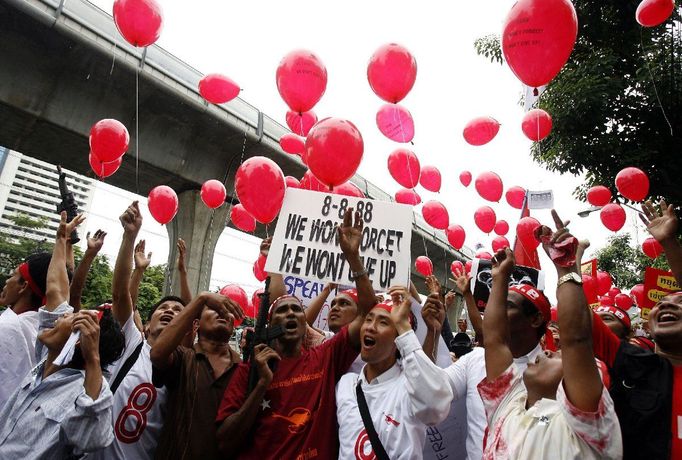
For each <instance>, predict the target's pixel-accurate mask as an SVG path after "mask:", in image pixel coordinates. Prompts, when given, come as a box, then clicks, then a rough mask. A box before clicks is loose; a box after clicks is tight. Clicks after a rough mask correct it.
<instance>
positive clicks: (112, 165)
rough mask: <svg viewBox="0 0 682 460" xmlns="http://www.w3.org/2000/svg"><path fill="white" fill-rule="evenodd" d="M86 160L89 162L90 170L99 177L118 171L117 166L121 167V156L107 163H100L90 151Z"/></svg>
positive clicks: (102, 177)
mask: <svg viewBox="0 0 682 460" xmlns="http://www.w3.org/2000/svg"><path fill="white" fill-rule="evenodd" d="M88 162H89V163H90V167H91V168H92V171H93V172H94V173H95V174H96V175H97V176H98V177H99V178H100V179H104V178H105V177H109V176H111V175H112V174H114V173H115V172H116V171H118V168H120V167H121V163H123V157H122V156H121V157H118V159H116V160H114V161H112V162H109V163H102V162H101V161H99V159H98V158H97V157H96V156H95V155H93V154H92V152H90V154H89V155H88Z"/></svg>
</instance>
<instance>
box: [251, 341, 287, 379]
mask: <svg viewBox="0 0 682 460" xmlns="http://www.w3.org/2000/svg"><path fill="white" fill-rule="evenodd" d="M253 351H254V359H255V360H256V364H257V366H258V377H259V380H260V381H259V383H260V384H261V385H263V386H264V387H266V388H267V387H268V386H269V385H270V383H271V382H272V369H270V366H268V361H270V360H271V359H274V360H277V361H279V360H280V359H281V358H280V356H279V355H278V354H277V352H276V351H275V350H273V349H272V348H270V347H268V346H267V345H265V344H264V343H261V344H259V345H256V346H255V347H254V349H253Z"/></svg>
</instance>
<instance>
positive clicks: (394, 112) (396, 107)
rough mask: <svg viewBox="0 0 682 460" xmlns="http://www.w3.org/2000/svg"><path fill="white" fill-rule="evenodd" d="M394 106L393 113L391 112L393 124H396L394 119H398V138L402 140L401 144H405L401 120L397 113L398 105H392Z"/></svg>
mask: <svg viewBox="0 0 682 460" xmlns="http://www.w3.org/2000/svg"><path fill="white" fill-rule="evenodd" d="M393 105H394V109H395V110H394V111H393V123H395V122H396V118H398V120H397V121H398V126H399V127H400V137H401V138H402V139H403V144H404V143H405V130H403V119H402V117H401V116H400V114H399V113H398V112H399V110H398V104H393Z"/></svg>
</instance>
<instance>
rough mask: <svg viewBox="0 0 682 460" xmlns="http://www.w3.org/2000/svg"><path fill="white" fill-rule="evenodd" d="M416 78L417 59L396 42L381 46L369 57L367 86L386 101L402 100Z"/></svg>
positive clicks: (394, 102)
mask: <svg viewBox="0 0 682 460" xmlns="http://www.w3.org/2000/svg"><path fill="white" fill-rule="evenodd" d="M416 79H417V61H415V59H414V57H413V56H412V55H411V54H410V52H409V51H408V50H407V49H406V48H404V47H402V46H400V45H398V44H396V43H389V44H386V45H383V46H381V47H380V48H379V49H378V50H376V51H375V52H374V54H373V55H372V57H371V58H370V59H369V65H368V66H367V80H368V81H369V86H370V87H371V88H372V91H374V93H375V94H376V95H377V96H379V97H380V98H381V99H383V100H384V101H386V102H390V103H392V104H397V103H398V102H400V101H401V100H403V98H404V97H405V96H407V93H409V92H410V90H411V89H412V87H413V86H414V82H415V80H416Z"/></svg>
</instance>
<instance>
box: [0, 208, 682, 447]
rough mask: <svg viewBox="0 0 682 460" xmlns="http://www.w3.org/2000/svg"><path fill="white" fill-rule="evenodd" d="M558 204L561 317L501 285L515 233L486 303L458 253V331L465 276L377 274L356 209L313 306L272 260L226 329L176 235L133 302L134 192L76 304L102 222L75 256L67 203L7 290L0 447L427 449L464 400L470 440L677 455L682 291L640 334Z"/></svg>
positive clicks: (673, 240)
mask: <svg viewBox="0 0 682 460" xmlns="http://www.w3.org/2000/svg"><path fill="white" fill-rule="evenodd" d="M642 215H643V217H644V219H645V221H646V224H647V228H648V230H649V232H650V233H651V235H652V236H653V237H654V238H655V239H656V240H658V241H659V242H660V243H661V245H662V246H663V248H664V250H665V256H666V257H667V261H668V263H669V265H670V268H671V270H672V272H673V274H674V276H675V278H676V279H677V281H678V283H682V247H681V246H680V244H679V242H678V221H677V217H676V216H675V213H674V211H673V208H672V207H671V206H668V205H666V204H665V203H661V205H660V207H656V206H653V205H652V204H651V203H645V204H644V205H643V207H642ZM552 216H553V220H554V223H553V227H554V229H553V230H552V229H550V228H549V227H547V226H542V227H540V228H539V230H538V232H537V234H536V236H537V238H538V240H540V241H541V243H542V247H543V249H544V250H545V252H546V253H547V254H548V256H549V258H550V260H552V263H553V265H554V269H556V271H557V276H558V282H557V285H556V299H557V304H558V305H557V306H556V309H557V316H556V318H555V319H553V318H552V305H551V304H550V301H549V300H548V298H547V296H546V295H545V294H544V293H543V292H542V291H540V290H538V289H537V287H536V286H533V285H531V284H518V285H511V286H510V276H511V273H512V271H513V269H514V266H515V261H514V253H513V251H511V250H510V249H509V248H505V249H503V250H500V251H498V252H497V253H496V254H495V255H494V256H493V258H492V265H493V269H492V289H491V291H490V296H489V298H488V300H487V305H486V307H485V310H484V312H483V314H482V315H481V314H480V313H479V310H478V308H477V301H476V299H475V298H474V295H473V293H472V290H471V289H470V275H469V274H467V273H465V272H464V271H461V272H458V273H456V276H455V277H456V279H455V281H456V284H457V291H458V294H460V295H461V296H462V297H463V299H464V303H465V304H466V309H467V311H468V319H469V322H470V324H456V325H454V326H455V330H454V331H453V328H452V326H451V325H450V324H449V322H448V320H447V315H446V312H447V309H448V308H452V306H453V305H454V304H455V303H456V297H457V295H456V294H455V292H444V290H443V289H442V287H441V285H440V284H439V282H438V280H437V279H436V278H435V277H429V278H427V287H428V290H429V292H428V294H427V295H426V296H425V297H423V298H422V297H421V296H420V295H419V293H418V292H417V291H416V289H415V288H414V286H413V285H411V286H394V287H392V288H391V289H389V291H388V292H385V293H377V292H375V290H374V289H373V286H372V282H371V281H370V278H369V277H368V273H367V270H366V269H365V267H364V265H363V261H362V258H361V254H360V242H361V237H362V229H363V225H364V224H363V220H362V217H361V215H360V214H359V213H353V211H352V209H349V210H347V211H346V213H345V215H344V219H343V222H342V223H340V225H339V227H338V243H339V246H340V248H341V250H342V251H343V254H344V256H345V259H346V261H347V262H348V263H349V265H350V269H351V271H352V278H353V280H354V283H355V286H354V287H353V288H352V289H343V290H339V289H337V287H336V286H333V285H329V286H326V287H325V288H324V289H323V290H322V291H321V293H320V295H319V296H318V297H317V298H316V299H314V300H313V301H312V302H311V304H310V305H308V306H307V307H306V306H304V305H303V303H302V302H301V300H299V299H298V298H296V297H295V296H293V295H290V294H288V293H287V291H286V286H285V283H284V279H283V277H282V275H281V274H276V273H270V274H269V280H268V282H267V284H266V286H267V289H268V291H267V292H266V293H265V294H264V295H265V296H266V297H265V298H268V297H269V299H271V300H272V302H269V310H268V312H267V331H266V332H263V330H262V328H258V327H257V328H256V331H249V333H248V334H247V333H245V332H246V329H244V330H242V331H241V332H244V333H243V334H242V335H241V336H240V337H241V340H240V341H238V343H240V344H241V346H240V347H237V348H233V347H232V346H231V345H230V341H231V338H232V337H233V335H234V334H235V320H236V319H242V318H243V311H242V309H241V308H240V306H239V305H238V304H237V303H236V302H235V301H233V300H231V299H229V298H227V297H224V296H222V295H220V294H219V293H212V292H202V293H199V294H193V293H192V292H191V290H190V287H189V284H188V281H187V274H186V270H185V260H184V258H185V247H184V242H182V241H181V240H180V241H178V249H179V253H180V260H179V261H178V267H177V268H178V270H179V274H180V284H181V295H180V296H178V297H176V296H166V297H163V298H161V299H159V300H158V302H157V303H156V304H155V305H154V307H153V308H152V310H151V313H150V314H149V316H148V317H147V318H141V317H140V314H139V310H138V309H137V297H138V289H139V284H140V282H141V280H142V275H143V273H144V270H145V268H146V267H147V266H148V265H149V257H148V256H145V247H144V241H137V237H138V233H139V231H140V228H141V226H142V216H141V213H140V209H139V207H138V203H137V202H134V203H132V204H131V205H130V206H129V207H128V208H127V209H126V210H125V211H124V212H123V213H122V214H121V216H120V223H121V225H122V228H123V239H122V242H121V245H120V248H119V251H118V256H117V258H116V262H115V267H114V273H113V281H112V286H111V292H112V298H111V299H102V304H101V305H99V306H97V307H95V306H87V308H84V307H83V306H82V305H81V300H80V299H81V296H82V293H83V289H84V286H85V281H86V279H87V276H88V271H89V269H90V266H91V264H92V262H93V260H94V258H95V256H96V255H97V253H98V251H99V250H100V249H101V247H102V245H103V244H104V238H105V236H106V232H104V231H98V232H96V233H95V234H94V235H92V236H90V235H88V237H87V250H86V251H85V253H84V256H83V258H82V260H81V262H80V263H79V265H78V266H77V267H74V262H73V248H72V245H71V234H72V232H73V231H74V230H76V229H77V228H78V226H79V225H80V224H81V223H82V222H83V221H84V217H83V216H80V215H79V216H77V217H75V218H73V219H72V220H71V221H67V217H66V213H62V215H61V222H60V224H59V228H58V230H57V233H56V236H55V244H54V249H53V251H52V253H51V254H48V253H40V254H33V255H30V256H28V257H27V258H26V261H25V262H24V263H22V264H21V265H19V266H18V267H16V270H15V271H14V273H13V274H12V276H11V277H10V278H9V279H8V280H7V282H6V283H5V286H4V288H3V290H2V293H1V294H0V305H1V306H4V307H5V310H4V311H3V313H2V315H1V316H0V458H2V459H72V458H91V459H152V458H157V459H202V460H209V459H214V458H216V459H217V458H240V459H258V460H265V459H292V460H308V459H335V458H342V459H362V460H364V459H419V458H423V452H424V450H425V441H426V436H427V431H428V429H429V427H433V426H435V425H438V424H439V423H441V422H443V421H444V420H445V419H446V418H447V417H448V416H449V415H450V412H451V411H452V410H454V409H453V408H455V407H458V406H456V405H455V404H454V403H455V402H456V401H458V400H463V401H465V404H463V405H462V406H461V407H465V409H466V410H465V412H463V413H462V414H461V417H462V419H463V420H465V421H466V441H465V442H466V449H465V451H466V458H467V459H470V460H473V459H481V458H483V459H506V458H509V459H512V458H513V459H536V458H537V459H541V458H542V459H591V458H594V459H602V458H604V459H620V458H625V459H665V460H669V459H681V458H682V292H679V293H677V292H676V293H672V294H669V295H667V296H665V297H663V298H662V299H661V300H660V301H659V302H658V303H657V304H656V305H655V307H654V308H653V309H652V310H651V312H650V315H649V318H648V327H647V330H648V336H647V337H642V336H639V337H633V334H632V329H631V328H632V325H631V321H630V318H629V316H628V313H627V312H624V311H622V310H620V309H618V308H617V307H611V306H605V307H599V308H596V309H592V308H590V306H589V305H588V301H587V299H586V297H585V293H584V290H583V288H582V278H581V276H580V271H579V266H580V262H581V261H580V259H581V257H582V254H583V252H584V249H585V247H586V246H587V245H588V244H589V243H585V242H584V241H578V239H577V238H576V237H575V236H573V235H571V234H570V232H569V229H568V228H567V223H566V222H564V221H563V220H562V219H561V218H560V217H559V216H558V215H557V213H556V212H554V211H553V212H552ZM136 241H137V242H136ZM269 246H270V240H264V241H263V243H262V244H261V253H262V254H263V255H264V256H267V254H268V250H269ZM334 294H335V295H334ZM330 296H333V300H332V301H331V306H330V310H329V314H328V318H327V324H328V330H319V329H317V328H315V327H314V324H315V320H316V319H317V317H318V315H319V314H320V312H321V311H322V306H323V305H324V303H325V301H326V300H327V298H328V297H330ZM415 305H417V311H420V312H421V320H422V321H423V323H424V324H425V326H426V333H425V335H424V336H423V337H424V339H423V341H422V342H420V340H419V339H418V338H417V334H416V333H415V329H416V322H417V320H418V318H417V317H415V315H414V314H413V312H414V311H415ZM468 326H470V327H471V329H473V331H475V336H474V337H470V336H469V335H467V334H466V333H465V331H466V330H467V327H468ZM259 334H260V335H259ZM441 337H442V338H443V341H444V342H445V343H446V344H447V345H448V348H449V349H450V351H452V361H451V362H450V363H449V364H448V366H446V367H443V366H442V365H439V364H438V362H437V359H436V355H437V350H436V349H437V347H438V343H439V341H440V339H441ZM253 343H255V344H256V345H255V346H252V345H253ZM439 458H446V457H439Z"/></svg>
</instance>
